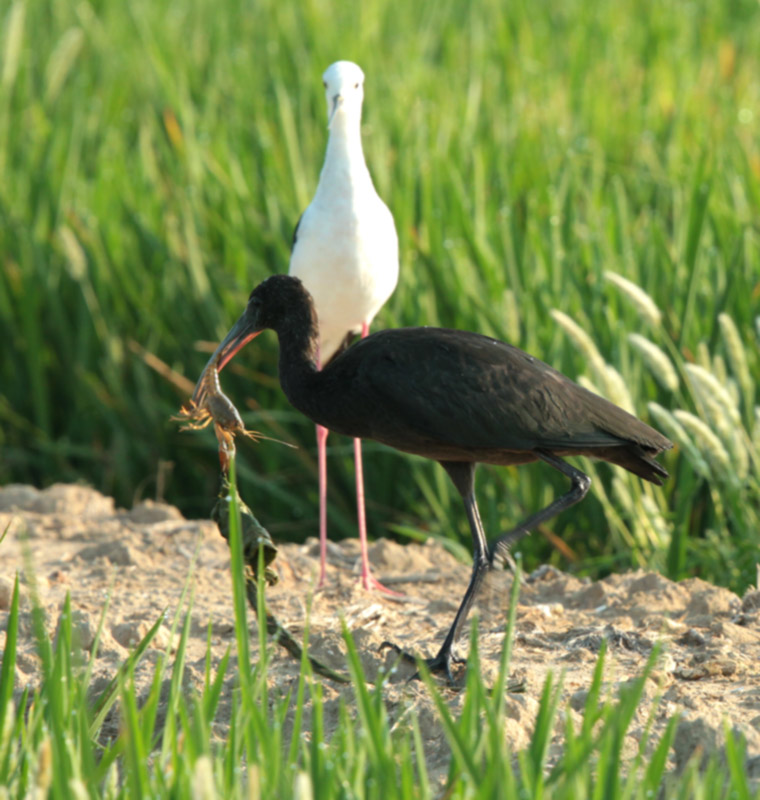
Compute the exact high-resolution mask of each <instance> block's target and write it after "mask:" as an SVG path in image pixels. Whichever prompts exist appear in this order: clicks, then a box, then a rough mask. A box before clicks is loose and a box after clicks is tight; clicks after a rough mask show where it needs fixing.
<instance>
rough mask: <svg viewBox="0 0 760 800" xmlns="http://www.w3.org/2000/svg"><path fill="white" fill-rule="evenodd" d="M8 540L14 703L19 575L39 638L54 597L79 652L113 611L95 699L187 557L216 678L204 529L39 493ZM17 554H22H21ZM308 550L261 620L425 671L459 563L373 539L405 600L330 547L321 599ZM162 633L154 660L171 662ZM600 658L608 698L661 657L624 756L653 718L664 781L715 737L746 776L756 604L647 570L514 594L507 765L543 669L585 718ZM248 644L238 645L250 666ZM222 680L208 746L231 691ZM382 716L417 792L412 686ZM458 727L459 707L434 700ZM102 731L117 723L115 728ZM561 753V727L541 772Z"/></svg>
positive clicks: (500, 620) (2, 620)
mask: <svg viewBox="0 0 760 800" xmlns="http://www.w3.org/2000/svg"><path fill="white" fill-rule="evenodd" d="M7 526H9V530H8V535H7V536H6V538H5V541H4V542H3V543H2V545H0V650H2V649H3V648H4V644H5V627H6V621H7V616H8V606H9V602H10V595H11V589H12V585H13V578H14V575H15V573H16V571H19V572H20V573H21V574H22V580H23V584H22V602H23V608H24V611H23V615H22V620H21V634H20V642H19V649H18V671H17V675H16V687H17V689H19V690H20V689H21V688H22V687H24V686H26V685H28V684H34V682H35V681H36V680H37V675H38V668H39V661H38V658H37V655H36V652H35V644H34V638H33V635H32V627H31V615H30V613H29V609H30V605H31V603H30V600H31V588H30V578H29V572H28V569H27V566H28V565H31V567H32V569H33V571H34V574H35V576H36V583H37V591H38V593H39V597H40V601H41V604H42V605H43V607H44V608H45V610H46V612H47V622H48V626H49V629H50V632H51V634H52V633H53V631H54V629H55V624H56V621H57V619H58V615H59V613H60V609H61V605H62V603H63V600H64V597H65V595H66V592H69V593H70V595H71V602H72V607H73V609H74V610H75V611H74V613H75V622H76V628H77V630H78V632H79V635H80V637H81V642H82V645H83V647H84V649H85V650H87V649H89V648H90V647H91V646H92V641H93V637H94V635H95V631H96V630H97V626H98V622H99V617H100V614H101V611H102V608H103V605H104V602H105V600H106V598H107V597H109V598H110V600H109V602H110V605H109V610H108V615H107V619H106V624H105V630H104V634H103V637H102V641H101V644H100V648H99V651H98V653H97V656H96V665H95V671H94V675H95V687H96V688H97V687H98V686H101V687H102V686H105V685H106V683H107V681H108V680H109V679H110V678H111V677H112V676H113V675H114V673H115V671H116V670H117V668H118V667H119V665H120V664H121V663H122V662H123V661H124V659H125V658H126V656H127V653H128V652H129V648H130V647H133V646H134V645H135V644H136V643H137V642H138V641H139V639H140V638H141V637H142V636H143V635H144V634H145V633H146V632H147V630H148V628H149V627H150V626H151V625H152V624H153V623H154V622H155V621H156V620H157V619H158V617H159V615H160V614H161V613H162V612H164V610H166V609H168V615H167V616H168V619H169V620H171V617H172V616H173V615H174V613H175V611H176V610H177V604H178V602H179V598H180V593H181V591H182V588H183V585H184V583H185V581H186V578H187V575H188V570H189V568H190V565H191V561H192V560H193V557H194V555H195V554H196V552H197V558H196V561H195V568H194V578H193V589H194V602H193V607H192V611H191V619H192V625H191V629H190V631H191V632H190V641H189V643H188V651H187V665H188V666H187V678H186V681H187V687H188V690H189V689H190V687H191V686H193V685H195V686H197V687H199V688H200V687H201V686H202V683H203V676H204V670H205V658H206V642H207V632H208V625H209V621H210V622H211V626H212V647H213V654H212V664H213V666H214V667H216V666H217V665H218V663H219V661H220V659H221V658H222V656H223V654H224V651H225V650H226V648H227V647H228V645H230V643H232V642H233V639H234V637H233V619H232V603H231V599H230V596H231V594H230V593H231V588H230V578H229V554H228V550H227V544H226V542H225V541H224V540H223V539H222V538H221V536H220V535H219V532H218V530H217V528H216V525H215V524H214V523H212V522H208V521H198V520H192V521H191V520H185V519H184V518H183V517H182V515H181V514H180V513H179V511H177V509H176V508H173V507H172V506H167V505H163V504H155V503H150V502H147V503H143V504H140V505H138V506H136V507H135V508H133V509H132V510H130V511H124V510H121V509H116V508H114V504H113V501H112V500H111V499H110V498H108V497H104V496H103V495H101V494H99V493H98V492H96V491H94V490H92V489H89V488H86V487H82V486H74V485H56V486H52V487H50V488H49V489H46V490H44V491H39V490H37V489H34V488H32V487H29V486H7V487H5V488H0V532H2V531H3V530H5V528H6V527H7ZM25 552H26V554H27V555H25ZM316 555H317V548H316V542H315V541H314V540H311V541H309V542H307V544H306V545H284V546H282V547H281V549H280V553H279V556H278V558H277V560H276V562H275V567H276V569H277V571H278V573H279V578H280V580H279V583H278V584H277V585H276V586H275V587H274V588H272V589H270V590H268V599H269V603H270V606H271V609H272V611H273V612H274V613H275V614H276V616H277V617H278V618H279V620H280V621H281V622H282V623H283V624H284V625H286V626H287V627H288V629H289V630H290V631H291V632H292V633H293V634H294V635H295V636H296V638H299V637H300V635H301V633H302V631H303V626H304V619H305V615H306V612H307V607H308V606H309V604H310V606H311V625H310V628H311V649H312V652H313V654H314V655H316V656H318V657H319V658H320V659H322V660H323V661H325V662H327V663H328V664H329V665H331V666H333V667H335V668H336V669H341V670H342V669H345V661H344V660H343V652H344V650H345V646H344V643H343V641H342V638H341V635H340V622H339V620H340V618H341V615H342V616H343V617H344V618H345V620H346V622H347V624H348V627H349V628H350V629H351V630H352V632H353V634H354V637H355V640H356V643H357V646H358V648H359V652H360V654H361V658H362V661H363V664H364V668H365V670H366V673H367V675H368V677H370V678H371V677H372V676H373V675H374V674H375V673H376V672H377V670H378V668H379V667H381V666H385V667H389V666H390V661H391V658H392V656H391V654H390V653H388V652H386V653H385V654H380V653H378V646H379V644H380V643H381V642H382V641H383V640H386V639H390V640H393V641H395V642H397V643H398V644H399V645H401V646H406V647H408V648H409V649H419V648H418V647H417V646H418V645H420V647H421V648H422V649H424V650H425V651H426V652H427V654H430V655H432V654H433V653H434V652H435V650H436V649H437V647H438V646H439V645H440V642H441V641H442V638H443V636H444V634H445V632H446V630H447V627H448V625H449V624H450V622H451V619H452V618H453V615H454V613H455V611H456V608H457V605H458V602H459V600H460V598H461V596H462V593H463V592H464V589H465V587H466V585H467V580H468V578H469V573H470V566H469V565H467V564H462V563H459V562H457V561H456V560H455V559H454V558H453V557H452V556H451V555H450V554H448V553H447V552H446V551H445V550H444V549H443V548H441V547H440V546H438V545H436V544H432V543H430V544H425V545H415V544H411V545H405V546H402V545H399V544H396V543H394V542H390V541H387V540H379V541H377V542H375V543H374V544H373V545H372V547H371V557H372V562H373V565H374V569H375V573H376V575H377V576H378V577H379V578H380V579H381V580H383V581H385V582H387V583H389V584H391V585H392V586H393V587H394V588H395V589H397V590H399V591H401V592H403V593H404V598H403V599H393V598H389V597H386V596H384V595H380V594H374V593H373V594H368V593H366V592H364V591H363V590H361V589H360V588H359V587H358V584H357V581H356V574H357V568H358V543H357V542H356V541H344V542H341V543H339V544H331V545H330V551H329V581H328V586H327V588H326V589H325V590H324V591H322V592H318V593H316V594H313V593H312V591H311V589H310V588H309V587H310V586H313V580H314V575H315V572H316V568H317V558H316ZM510 584H511V578H510V576H509V575H508V574H505V573H499V574H493V575H492V576H490V578H489V580H488V582H487V587H486V590H485V591H484V593H483V596H482V598H481V599H480V602H479V604H478V607H477V610H478V614H479V617H480V651H481V659H482V662H483V666H482V668H483V672H484V674H485V676H486V679H487V680H488V679H490V678H491V677H492V676H493V675H495V673H496V669H497V662H498V657H499V654H500V649H501V645H502V632H503V629H504V623H505V618H506V605H507V598H508V596H509V588H510ZM169 638H170V637H169V628H168V623H167V626H165V627H163V628H162V629H161V631H160V633H159V635H158V637H157V639H156V645H157V648H166V647H167V646H170V644H171V643H170V641H169ZM603 638H606V639H607V641H608V644H609V649H608V653H609V657H608V659H607V665H606V671H605V684H606V690H607V691H608V692H610V693H613V694H614V692H615V691H616V690H617V689H618V688H619V687H620V686H621V685H624V684H626V683H627V682H628V681H630V679H631V678H633V677H634V676H636V675H638V674H640V672H641V670H642V669H643V667H644V665H645V663H646V660H647V657H648V656H649V654H650V652H651V648H652V646H653V644H654V643H655V642H656V641H662V642H663V643H664V645H665V650H664V654H663V656H662V657H661V659H660V662H659V664H658V666H657V669H656V670H655V673H654V675H653V677H652V679H651V680H649V681H647V689H646V698H647V702H645V703H644V704H642V706H641V708H640V710H639V712H638V716H637V718H636V719H635V720H634V723H633V725H632V726H631V729H630V735H629V737H628V738H629V741H628V742H627V743H626V748H627V751H628V752H629V753H630V754H631V755H633V754H634V753H635V750H636V747H637V746H638V737H639V736H640V735H641V734H642V731H643V728H644V725H645V724H646V721H647V716H648V714H649V713H650V710H651V703H652V701H654V699H655V697H656V696H658V695H661V699H660V701H659V704H658V706H657V711H656V712H655V723H654V725H655V727H654V730H655V738H656V737H657V735H658V734H659V733H660V732H661V731H662V730H664V727H665V725H666V723H667V721H668V719H669V718H670V717H671V716H672V715H673V714H676V713H680V714H681V722H680V724H679V728H678V733H677V736H676V740H675V744H674V747H673V749H672V752H671V762H672V763H671V766H672V768H673V769H678V768H681V767H682V766H683V765H684V764H685V763H686V762H687V761H688V759H689V758H690V757H691V756H692V754H693V753H694V751H695V749H697V748H699V749H700V752H702V753H703V754H709V753H712V752H715V751H716V750H720V749H721V747H722V744H721V742H722V739H723V722H724V720H728V723H729V726H730V727H731V728H733V729H735V730H738V731H740V732H741V733H742V734H743V735H744V736H745V737H746V742H747V764H746V766H747V770H748V772H749V774H750V775H751V776H752V777H753V779H756V778H760V592H756V591H751V592H748V593H747V594H746V595H745V597H744V598H740V597H737V596H736V595H735V594H733V593H732V592H730V591H728V590H726V589H723V588H719V587H716V586H712V585H710V584H707V583H705V582H703V581H701V580H698V579H691V580H686V581H682V582H680V583H674V582H672V581H669V580H667V579H665V578H663V577H661V576H660V575H658V574H656V573H652V572H641V571H639V572H633V573H629V574H625V575H613V576H610V577H609V578H606V579H605V580H602V581H598V582H595V583H592V582H588V581H582V580H578V579H577V578H575V577H573V576H571V575H567V574H565V573H562V572H559V571H557V570H554V569H551V568H547V569H539V570H537V571H536V572H535V573H533V574H532V575H530V576H528V578H527V580H526V582H525V583H524V585H523V586H522V587H521V589H520V599H519V607H518V610H517V639H516V646H515V649H514V657H513V661H512V670H511V675H512V677H513V678H514V679H517V680H519V681H522V683H523V685H524V691H522V692H520V693H514V694H510V695H509V700H508V717H509V718H508V730H509V735H510V737H511V743H512V747H513V749H514V750H519V749H520V748H523V747H525V746H526V745H527V743H528V741H529V737H530V735H531V732H532V728H533V724H534V718H535V713H536V710H537V708H538V698H539V696H540V692H541V688H542V684H543V681H544V678H545V677H546V674H547V672H548V671H553V672H554V673H555V674H559V673H560V672H564V675H565V679H564V689H563V693H564V700H563V707H564V709H565V710H566V712H567V713H569V714H571V715H575V716H579V715H578V709H581V708H582V707H583V703H584V701H585V692H586V689H587V687H588V686H589V683H590V680H591V675H592V671H593V668H594V665H595V662H596V658H597V654H598V651H599V646H600V643H601V641H602V639H603ZM256 642H257V639H256V637H255V636H254V637H253V638H252V645H253V648H254V652H253V657H254V658H256V657H257V652H256V646H257V645H256ZM159 653H160V650H159V649H154V648H151V649H149V650H148V651H147V652H146V655H145V657H144V659H143V661H142V663H141V665H140V666H139V667H138V670H137V679H138V688H139V689H140V690H142V691H143V692H147V691H148V688H149V682H150V680H151V677H152V673H153V665H154V664H155V662H156V659H157V657H158V655H159ZM270 667H271V668H270V673H269V679H270V683H271V685H272V687H273V688H278V689H281V690H282V691H283V692H284V691H287V690H288V689H289V688H291V687H292V686H293V684H294V682H295V681H296V680H297V676H298V668H299V665H298V663H296V661H295V660H294V659H293V658H292V657H291V656H290V655H288V654H287V653H286V652H285V651H284V650H282V649H279V648H278V649H276V650H275V651H274V653H273V657H272V662H271V665H270ZM234 675H235V670H234V669H230V670H229V671H228V677H227V679H226V687H225V693H224V699H223V702H222V706H221V713H220V715H219V717H218V720H217V723H218V733H219V734H220V735H223V734H224V725H225V718H228V716H229V702H230V693H231V690H232V686H233V684H234V681H235V677H234ZM324 686H325V700H326V707H325V716H326V719H325V724H326V728H327V731H328V734H329V730H330V727H331V726H334V725H335V724H336V721H337V713H338V708H339V704H340V697H341V694H342V693H350V691H351V689H350V688H346V687H344V686H341V685H339V684H334V683H332V682H330V681H328V680H325V681H324ZM385 691H386V693H387V700H388V708H389V712H390V714H391V716H392V717H393V716H394V715H398V714H401V713H403V712H404V710H405V709H408V708H409V707H414V708H416V710H417V712H418V714H419V718H420V723H421V729H422V733H423V737H424V741H425V747H426V757H427V762H428V765H429V768H430V771H431V773H432V775H431V777H432V778H433V779H434V780H435V779H437V780H439V781H442V780H443V779H444V777H445V775H446V771H447V768H448V761H449V751H448V748H447V745H446V741H445V739H444V737H443V734H442V730H441V728H440V726H439V724H438V722H437V718H436V715H435V712H434V710H433V706H432V702H431V701H430V699H429V698H428V696H427V693H426V690H425V689H424V687H423V686H422V685H421V684H420V683H419V682H412V683H406V682H403V681H402V682H398V683H396V684H393V685H389V686H387V687H386V689H385ZM445 694H446V698H447V700H448V702H449V703H450V706H451V708H452V710H453V711H454V713H456V711H457V709H458V708H459V706H460V705H461V701H462V694H461V692H459V691H456V690H454V689H446V691H445ZM112 724H114V725H115V724H117V723H116V721H115V720H114V721H112ZM560 748H561V726H558V728H557V732H556V736H555V741H554V746H553V757H555V758H556V755H557V753H559V752H560Z"/></svg>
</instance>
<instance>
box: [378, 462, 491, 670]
mask: <svg viewBox="0 0 760 800" xmlns="http://www.w3.org/2000/svg"><path fill="white" fill-rule="evenodd" d="M441 465H442V466H443V467H444V469H445V470H446V472H448V473H449V476H450V477H451V479H452V481H453V482H454V485H455V486H456V488H457V490H458V491H459V494H461V495H462V499H463V500H464V505H465V510H466V511H467V519H468V521H469V523H470V532H471V533H472V545H473V559H472V574H471V575H470V582H469V584H468V585H467V590H466V591H465V593H464V597H463V598H462V602H461V603H460V605H459V609H458V610H457V613H456V616H455V617H454V621H453V622H452V624H451V627H450V628H449V632H448V633H447V634H446V638H445V639H444V640H443V644H442V645H441V648H440V650H439V651H438V653H436V655H435V656H433V658H428V659H425V663H426V664H427V665H428V668H429V669H430V671H431V672H443V673H445V674H446V676H447V677H448V679H449V680H450V681H452V682H453V681H454V677H453V675H452V674H451V664H452V662H454V661H461V659H458V658H456V657H455V656H454V654H453V646H454V642H456V640H457V638H458V636H459V633H460V630H461V628H462V625H463V624H464V622H465V620H466V619H467V614H468V613H469V611H470V608H471V606H472V603H473V601H474V600H475V597H476V595H477V593H478V589H479V588H480V585H481V584H482V582H483V578H485V575H486V573H487V572H488V570H489V568H490V564H489V561H488V544H487V542H486V537H485V533H484V532H483V523H482V522H481V520H480V513H479V512H478V504H477V502H476V500H475V464H472V463H469V462H463V461H445V462H444V461H442V462H441ZM381 646H382V647H391V648H392V649H394V650H395V651H396V652H398V653H400V654H401V655H402V656H404V657H405V658H406V659H407V660H412V661H414V660H415V657H414V656H413V655H411V654H410V653H406V652H404V651H403V650H401V648H399V647H398V646H397V645H394V644H392V643H391V642H383V645H381Z"/></svg>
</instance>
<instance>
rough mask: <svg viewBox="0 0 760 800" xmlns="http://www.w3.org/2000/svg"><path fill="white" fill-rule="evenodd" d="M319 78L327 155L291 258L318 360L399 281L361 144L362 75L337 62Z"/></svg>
mask: <svg viewBox="0 0 760 800" xmlns="http://www.w3.org/2000/svg"><path fill="white" fill-rule="evenodd" d="M324 81H325V90H326V92H325V94H326V99H327V110H328V119H329V120H330V137H329V140H328V144H327V154H326V156H325V164H324V167H323V168H322V173H321V175H320V179H319V185H318V187H317V191H316V193H315V195H314V199H313V200H312V202H311V204H310V205H309V207H308V208H307V209H306V211H305V212H304V214H303V216H302V218H301V221H300V223H299V226H298V231H297V234H296V241H295V243H294V246H293V253H292V255H291V259H290V274H291V275H295V276H296V277H298V278H300V279H301V280H302V281H303V283H304V285H305V286H306V288H307V289H308V290H309V292H310V293H311V295H312V297H313V298H314V303H315V305H316V309H317V315H318V317H319V329H320V357H321V360H322V362H323V363H324V362H325V361H327V360H329V358H330V357H331V356H332V355H333V353H334V352H335V351H336V350H337V348H338V347H339V346H340V344H341V342H342V341H343V339H344V338H345V336H346V334H347V333H349V332H358V331H360V330H361V328H362V325H363V324H364V323H367V324H368V325H369V323H370V322H371V321H372V319H373V317H374V316H375V314H377V312H378V311H379V310H380V308H381V307H382V306H383V304H384V303H385V302H386V300H387V299H388V298H389V297H390V295H391V294H392V293H393V290H394V289H395V288H396V283H397V282H398V237H397V235H396V227H395V225H394V223H393V217H392V215H391V212H390V211H389V210H388V207H387V206H386V205H385V203H383V201H382V200H381V199H380V197H379V196H378V194H377V192H376V191H375V187H374V185H373V184H372V179H371V177H370V174H369V171H368V170H367V165H366V163H365V161H364V155H363V152H362V146H361V133H360V122H361V105H362V99H363V82H364V75H363V73H362V72H361V70H360V69H359V67H357V66H356V65H355V64H351V63H350V62H347V61H339V62H337V63H336V64H333V65H332V66H331V67H329V68H328V69H327V71H326V72H325V74H324Z"/></svg>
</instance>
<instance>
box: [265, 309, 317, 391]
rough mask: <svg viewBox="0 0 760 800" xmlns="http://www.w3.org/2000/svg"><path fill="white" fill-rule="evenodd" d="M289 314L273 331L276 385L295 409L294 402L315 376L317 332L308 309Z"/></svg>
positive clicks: (312, 316) (314, 319)
mask: <svg viewBox="0 0 760 800" xmlns="http://www.w3.org/2000/svg"><path fill="white" fill-rule="evenodd" d="M293 311H294V313H293V314H292V316H290V318H289V319H288V320H286V321H285V322H284V324H282V325H279V326H278V327H277V328H275V331H276V333H277V337H278V339H279V341H280V363H279V372H280V385H281V386H282V390H283V391H284V392H285V395H286V396H287V398H288V400H290V402H291V403H292V404H293V405H294V406H296V407H298V406H299V403H298V402H297V398H298V397H300V396H303V395H304V394H305V393H307V389H306V388H305V387H306V385H307V384H308V383H309V381H310V380H311V379H312V378H313V376H315V375H317V374H318V360H319V330H318V328H317V320H316V314H315V313H314V310H313V307H312V306H311V305H306V304H305V305H304V307H303V308H299V309H294V310H293Z"/></svg>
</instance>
